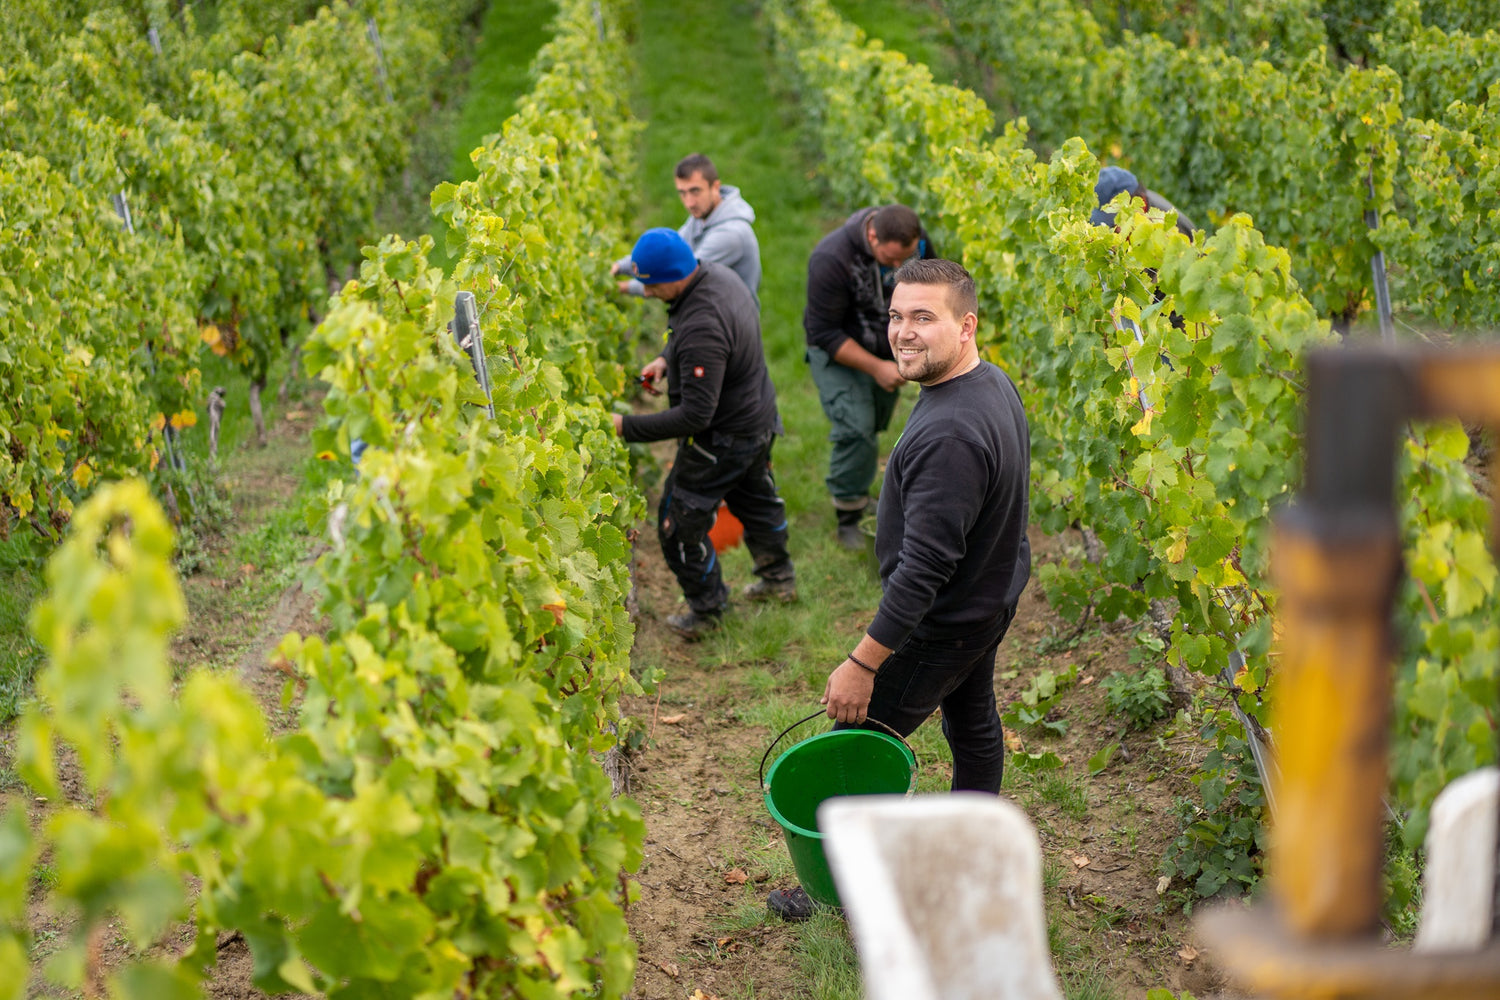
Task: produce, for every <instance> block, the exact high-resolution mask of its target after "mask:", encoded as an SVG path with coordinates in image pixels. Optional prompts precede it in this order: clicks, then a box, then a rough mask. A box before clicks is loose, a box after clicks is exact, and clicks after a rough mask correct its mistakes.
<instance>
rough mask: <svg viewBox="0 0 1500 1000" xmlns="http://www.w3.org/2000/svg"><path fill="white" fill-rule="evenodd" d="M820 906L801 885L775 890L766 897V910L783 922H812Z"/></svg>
mask: <svg viewBox="0 0 1500 1000" xmlns="http://www.w3.org/2000/svg"><path fill="white" fill-rule="evenodd" d="M819 905H820V904H819V903H818V902H817V901H815V900H814V899H813V898H812V897H811V896H809V895H808V894H807V892H806V891H804V890H803V888H802V887H801V886H800V885H799V886H793V887H792V888H791V889H775V890H773V891H772V892H771V894H770V895H769V896H767V897H766V909H768V910H770V911H771V912H772V913H774V914H776V915H777V916H778V917H780V918H781V919H782V920H793V921H796V920H810V919H812V915H813V914H814V913H816V912H817V910H818V906H819Z"/></svg>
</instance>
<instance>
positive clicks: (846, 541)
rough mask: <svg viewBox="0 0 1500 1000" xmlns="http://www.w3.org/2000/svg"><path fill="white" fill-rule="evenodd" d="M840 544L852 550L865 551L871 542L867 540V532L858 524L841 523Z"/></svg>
mask: <svg viewBox="0 0 1500 1000" xmlns="http://www.w3.org/2000/svg"><path fill="white" fill-rule="evenodd" d="M839 544H840V545H842V546H843V547H844V548H846V549H848V550H849V551H851V552H863V551H864V550H865V546H866V545H867V544H869V543H868V542H866V541H865V532H864V529H863V528H861V527H860V526H859V525H857V524H841V525H839Z"/></svg>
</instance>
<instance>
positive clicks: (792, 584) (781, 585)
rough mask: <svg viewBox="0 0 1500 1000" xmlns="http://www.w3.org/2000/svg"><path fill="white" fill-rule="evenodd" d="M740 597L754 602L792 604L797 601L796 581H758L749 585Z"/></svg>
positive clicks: (741, 592)
mask: <svg viewBox="0 0 1500 1000" xmlns="http://www.w3.org/2000/svg"><path fill="white" fill-rule="evenodd" d="M740 595H741V596H743V597H745V598H748V599H749V600H752V601H780V602H781V603H782V604H790V603H792V602H793V601H795V600H796V599H797V581H796V580H756V581H755V582H754V583H751V584H747V585H746V587H745V589H744V590H741V591H740Z"/></svg>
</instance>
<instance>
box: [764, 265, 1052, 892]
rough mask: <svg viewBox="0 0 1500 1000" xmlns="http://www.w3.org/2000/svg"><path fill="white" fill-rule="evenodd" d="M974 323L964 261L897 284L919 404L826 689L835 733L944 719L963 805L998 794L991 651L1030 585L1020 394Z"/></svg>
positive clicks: (903, 345) (888, 474)
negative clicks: (971, 794) (856, 629)
mask: <svg viewBox="0 0 1500 1000" xmlns="http://www.w3.org/2000/svg"><path fill="white" fill-rule="evenodd" d="M977 310H978V302H977V298H976V296H975V290H974V281H973V279H972V278H971V277H970V276H969V273H968V272H967V271H965V270H964V269H963V268H962V267H960V266H959V265H957V264H955V263H953V262H952V261H948V260H916V261H912V262H910V263H908V264H906V265H905V266H904V267H902V268H901V270H900V271H899V272H897V275H896V288H895V291H894V293H893V294H892V296H891V307H890V327H889V338H890V345H891V348H892V349H893V353H894V356H895V361H896V365H897V366H898V367H899V368H900V371H901V377H902V378H904V379H906V380H908V381H911V382H918V383H920V384H921V386H922V391H921V394H920V395H919V396H918V397H917V403H916V406H914V407H913V408H912V411H911V417H910V418H908V420H907V422H906V429H905V430H904V431H903V432H902V434H901V440H900V441H898V442H897V443H896V447H895V448H893V449H892V450H891V457H890V460H889V461H888V462H887V463H886V467H885V481H884V484H883V485H882V487H881V490H880V508H879V510H878V511H877V512H876V515H875V554H876V556H877V557H879V559H880V582H881V589H882V591H883V593H882V596H881V598H880V607H879V609H878V610H877V611H876V612H875V618H874V620H873V621H871V622H870V625H869V627H868V628H867V629H866V630H865V634H864V635H863V636H861V637H860V640H859V642H858V643H857V644H856V645H855V647H854V649H853V650H852V651H851V652H850V653H849V655H848V656H846V657H845V658H844V659H843V661H842V662H840V663H839V665H838V666H837V667H835V668H834V670H833V672H832V673H831V674H829V676H828V684H827V686H826V687H825V688H824V692H823V704H825V705H827V706H828V715H829V716H831V717H832V718H834V719H836V720H837V721H838V724H839V726H838V727H839V728H848V727H850V726H860V725H863V724H865V722H866V720H870V719H873V720H875V721H877V722H880V723H883V724H884V725H886V726H889V727H890V728H891V729H894V730H895V731H896V732H898V733H900V734H901V735H902V736H907V735H909V734H910V733H911V732H912V731H913V730H915V729H916V728H917V727H918V726H920V725H921V724H922V722H923V721H925V720H926V719H927V718H928V717H929V716H930V715H932V713H933V712H935V711H937V710H938V709H942V713H943V735H944V736H945V737H946V738H947V740H948V745H949V747H950V748H952V750H953V790H954V791H980V792H988V793H990V794H996V793H998V792H999V791H1000V779H1001V776H1002V772H1003V767H1004V764H1005V733H1004V730H1003V729H1002V728H1001V725H1000V713H999V710H998V707H997V706H996V704H995V651H996V650H997V649H998V648H999V646H1000V640H1001V639H1002V638H1004V636H1005V632H1006V630H1007V629H1008V628H1009V627H1010V623H1011V619H1012V618H1014V617H1015V613H1016V604H1017V602H1018V601H1019V600H1020V598H1021V591H1022V589H1023V588H1025V586H1026V581H1027V580H1028V579H1029V578H1030V575H1031V548H1030V545H1029V544H1028V543H1027V540H1026V520H1027V511H1028V495H1027V491H1028V487H1029V483H1030V474H1031V443H1030V433H1029V431H1028V429H1027V424H1026V414H1025V412H1024V411H1023V410H1022V408H1021V397H1020V395H1019V394H1018V393H1017V392H1016V387H1015V385H1013V384H1012V383H1011V380H1010V378H1009V377H1008V376H1006V374H1005V372H1003V371H1001V370H1000V369H999V368H998V367H996V366H995V365H993V364H990V363H989V362H988V361H982V360H980V358H979V352H978V350H977V349H976V347H975V343H974V334H975V330H976V328H977V327H978V324H979V319H978V314H977ZM872 728H873V727H872ZM767 903H768V905H769V906H770V909H771V911H772V912H773V913H777V914H779V915H781V916H782V917H785V918H787V919H791V920H799V919H805V918H806V917H808V916H811V915H812V912H813V908H814V904H813V901H812V900H811V899H810V898H809V897H808V895H807V893H806V892H804V891H803V890H802V889H801V888H800V887H799V888H796V889H792V890H789V891H788V890H777V891H775V892H773V893H771V895H770V897H769V898H768V900H767Z"/></svg>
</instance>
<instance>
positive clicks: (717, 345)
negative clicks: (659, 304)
mask: <svg viewBox="0 0 1500 1000" xmlns="http://www.w3.org/2000/svg"><path fill="white" fill-rule="evenodd" d="M629 273H630V274H631V276H632V277H635V278H637V279H639V280H640V282H641V285H642V287H643V288H644V290H645V294H646V297H647V298H653V299H661V300H662V301H663V302H665V303H666V304H667V325H668V328H669V331H668V335H667V345H666V349H665V350H663V351H662V353H661V356H659V357H657V358H655V359H653V360H652V361H651V362H650V363H649V364H648V365H646V366H645V368H643V369H642V370H641V374H642V376H645V377H647V379H648V380H649V381H650V382H654V383H657V384H659V383H660V382H661V381H662V380H666V382H667V383H668V386H669V388H668V402H669V404H670V405H669V406H668V408H667V409H665V410H663V411H661V412H660V413H648V414H631V415H628V416H620V415H619V414H614V415H613V417H614V423H615V432H616V433H618V434H619V435H620V436H622V437H623V438H624V439H625V440H627V441H663V440H667V439H670V438H676V439H677V441H678V444H677V456H676V458H675V459H674V460H673V462H672V470H671V472H669V473H668V474H667V481H666V483H665V485H664V486H663V487H662V496H661V505H660V506H659V507H658V508H657V514H656V524H657V536H658V537H659V538H660V539H661V549H662V555H663V556H665V557H666V561H667V565H668V566H670V567H671V569H672V573H673V574H674V575H675V576H676V577H677V582H678V583H679V584H681V586H682V592H683V595H684V596H685V597H686V598H687V603H688V608H687V610H686V611H684V612H681V613H679V614H674V615H669V616H668V617H667V619H666V623H667V625H668V626H669V627H670V628H671V629H672V630H673V631H675V632H677V633H678V634H679V635H681V636H683V637H684V638H686V639H690V640H692V639H699V638H701V637H702V636H703V635H704V634H705V633H706V632H709V631H711V630H713V629H715V628H717V627H718V625H719V621H720V618H721V616H722V615H723V613H724V610H725V608H726V606H727V605H728V603H729V589H728V587H726V586H725V585H724V579H723V575H722V573H721V571H720V567H719V561H718V556H717V553H715V552H714V547H713V544H712V542H710V540H709V537H708V532H709V529H710V528H712V527H713V523H714V518H715V517H716V516H717V514H718V509H719V502H720V501H721V500H722V501H724V502H725V503H727V504H728V505H729V510H730V512H731V513H733V514H734V516H735V517H737V518H739V519H740V521H741V522H742V523H743V524H744V526H745V546H746V548H748V549H749V550H750V555H751V556H752V557H753V558H754V560H755V575H756V576H757V577H758V578H759V579H757V580H756V581H755V582H754V583H752V584H750V585H749V586H747V587H746V588H745V590H744V595H745V596H746V597H748V598H750V599H752V600H763V599H766V598H774V599H777V600H782V601H790V600H794V599H795V598H796V595H797V591H796V581H795V576H794V573H793V569H792V560H791V556H789V555H788V554H787V547H786V542H787V523H786V506H785V504H784V503H783V502H782V499H781V497H780V496H779V495H778V493H777V491H776V479H775V477H774V476H773V475H772V474H771V446H772V445H773V444H774V442H775V440H776V435H777V434H779V433H781V418H780V416H779V415H778V414H777V412H776V389H775V387H774V386H773V385H772V384H771V376H770V374H769V373H768V372H767V371H766V359H765V354H764V352H763V351H762V349H761V342H760V310H759V309H758V308H757V307H756V303H755V299H754V297H752V295H751V294H750V290H749V289H748V288H746V287H745V283H744V282H743V281H741V280H740V278H739V276H738V275H736V274H735V273H734V272H733V271H731V270H730V269H729V268H727V267H725V266H724V265H722V264H715V263H712V262H708V261H705V262H701V263H700V262H699V261H698V260H697V258H696V257H694V255H693V251H692V248H690V247H689V246H688V244H687V241H686V240H684V239H683V238H682V237H681V236H680V235H679V234H678V233H676V232H674V231H673V230H671V229H650V230H647V231H646V233H645V234H644V235H643V236H642V237H641V238H640V239H639V240H638V241H636V244H635V248H634V249H633V250H632V251H631V253H630V264H629Z"/></svg>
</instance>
